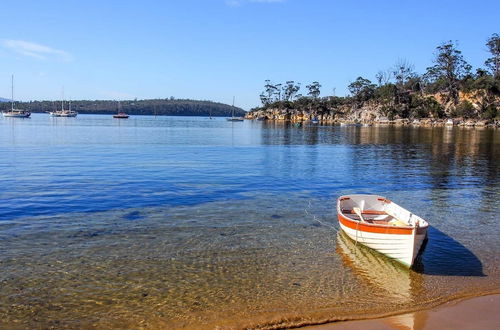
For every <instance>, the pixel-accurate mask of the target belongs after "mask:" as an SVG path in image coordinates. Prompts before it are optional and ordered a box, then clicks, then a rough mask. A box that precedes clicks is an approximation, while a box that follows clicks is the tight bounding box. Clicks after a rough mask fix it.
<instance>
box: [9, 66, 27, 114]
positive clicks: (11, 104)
mask: <svg viewBox="0 0 500 330" xmlns="http://www.w3.org/2000/svg"><path fill="white" fill-rule="evenodd" d="M11 90H12V97H11V101H10V110H9V111H4V112H3V116H4V117H12V118H29V116H31V112H29V111H27V110H20V109H14V75H12V84H11Z"/></svg>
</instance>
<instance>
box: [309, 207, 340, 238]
mask: <svg viewBox="0 0 500 330" xmlns="http://www.w3.org/2000/svg"><path fill="white" fill-rule="evenodd" d="M308 202H309V205H308V207H307V208H306V209H304V212H305V213H306V214H307V215H310V216H312V217H313V220H314V221H316V222H318V223H319V224H321V225H323V226H325V227H329V228H330V229H333V230H334V231H335V232H337V233H338V231H339V230H338V229H337V228H335V227H334V226H332V225H331V224H328V223H324V222H323V221H321V220H319V219H318V218H316V215H314V214H312V213H309V211H308V210H309V209H310V208H311V200H309V201H308Z"/></svg>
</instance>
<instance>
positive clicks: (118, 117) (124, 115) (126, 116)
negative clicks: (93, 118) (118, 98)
mask: <svg viewBox="0 0 500 330" xmlns="http://www.w3.org/2000/svg"><path fill="white" fill-rule="evenodd" d="M120 109H121V104H120V102H118V113H117V114H115V115H113V118H117V119H127V118H128V117H129V115H128V114H126V113H125V112H123V111H120Z"/></svg>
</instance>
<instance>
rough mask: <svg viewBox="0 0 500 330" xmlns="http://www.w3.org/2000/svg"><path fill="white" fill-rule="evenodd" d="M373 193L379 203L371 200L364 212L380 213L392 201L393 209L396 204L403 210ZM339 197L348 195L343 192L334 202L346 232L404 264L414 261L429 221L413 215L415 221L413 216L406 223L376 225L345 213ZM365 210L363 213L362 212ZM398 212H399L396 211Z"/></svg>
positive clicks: (410, 264)
mask: <svg viewBox="0 0 500 330" xmlns="http://www.w3.org/2000/svg"><path fill="white" fill-rule="evenodd" d="M351 196H355V195H351ZM375 197H376V198H375V199H376V200H381V202H380V205H377V203H376V202H375V203H374V202H373V200H372V201H371V203H367V204H369V205H370V207H369V208H367V209H365V211H364V212H366V214H370V212H373V213H376V214H383V212H384V211H383V208H384V207H387V206H386V205H389V204H393V205H391V207H392V208H393V209H395V208H396V207H397V208H400V209H401V210H404V209H402V208H401V207H399V206H397V205H395V204H394V203H392V202H391V201H387V200H386V199H385V198H383V197H380V196H375ZM342 198H344V199H349V196H342V197H341V198H339V201H338V203H337V216H338V220H339V225H340V228H342V230H343V231H344V232H345V233H346V234H347V236H349V237H350V238H351V239H353V240H354V241H355V242H358V243H360V244H363V245H365V246H367V247H369V248H371V249H373V250H376V251H378V252H380V253H382V254H384V255H386V256H387V257H389V258H391V259H394V260H396V261H398V262H400V263H402V264H404V265H405V266H407V267H411V266H412V265H413V262H414V261H415V258H416V256H417V255H418V252H419V251H420V248H421V247H422V244H423V242H424V240H425V239H426V237H427V228H428V224H427V222H426V221H425V220H423V219H420V218H418V217H416V216H414V218H416V219H418V221H416V219H415V223H414V224H413V225H406V226H393V225H377V224H372V223H366V222H362V221H359V220H353V218H351V217H349V216H348V214H345V210H343V209H342V207H341V206H340V204H341V201H340V200H341V199H342ZM372 199H373V198H372ZM387 202H388V203H387ZM384 203H385V204H384ZM363 204H364V203H363ZM374 208H375V209H377V208H378V210H373V209H374ZM396 210H397V209H396ZM404 211H406V210H404ZM364 212H363V214H365V213H364ZM406 212H408V211H406ZM373 213H372V214H373ZM401 213H402V212H400V213H399V214H401ZM410 219H411V213H410V217H409V219H408V221H411V220H410ZM410 223H411V222H410Z"/></svg>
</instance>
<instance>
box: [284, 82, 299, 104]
mask: <svg viewBox="0 0 500 330" xmlns="http://www.w3.org/2000/svg"><path fill="white" fill-rule="evenodd" d="M299 90H300V83H295V81H293V80H289V81H287V82H286V83H285V85H284V86H283V100H284V101H292V100H293V99H294V97H295V96H296V94H297V93H298V91H299Z"/></svg>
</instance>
